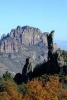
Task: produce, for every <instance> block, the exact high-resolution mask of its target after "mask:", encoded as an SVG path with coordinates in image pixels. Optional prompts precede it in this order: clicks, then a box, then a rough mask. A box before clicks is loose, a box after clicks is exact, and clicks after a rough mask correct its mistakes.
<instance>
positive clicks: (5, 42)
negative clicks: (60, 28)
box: [0, 26, 57, 75]
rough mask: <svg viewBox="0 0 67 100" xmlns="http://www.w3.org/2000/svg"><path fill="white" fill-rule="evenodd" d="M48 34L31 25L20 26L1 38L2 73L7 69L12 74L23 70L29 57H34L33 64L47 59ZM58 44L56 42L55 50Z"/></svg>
mask: <svg viewBox="0 0 67 100" xmlns="http://www.w3.org/2000/svg"><path fill="white" fill-rule="evenodd" d="M46 34H49V33H48V32H44V33H42V32H41V31H40V29H38V28H35V27H30V26H23V27H21V26H18V27H17V28H16V29H12V30H11V32H10V33H8V34H7V35H2V37H1V40H0V75H2V74H3V73H4V72H5V71H6V70H9V71H10V72H11V73H12V74H15V73H18V72H21V73H22V68H23V66H24V64H25V60H26V58H27V57H31V58H32V66H33V67H35V66H36V64H39V63H42V62H44V61H47V54H48V45H47V38H46ZM55 50H57V44H54V51H55Z"/></svg>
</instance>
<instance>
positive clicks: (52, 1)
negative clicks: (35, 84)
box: [0, 0, 67, 41]
mask: <svg viewBox="0 0 67 100" xmlns="http://www.w3.org/2000/svg"><path fill="white" fill-rule="evenodd" d="M18 25H20V26H24V25H29V26H34V27H37V28H40V29H41V31H42V32H46V31H48V32H50V31H51V30H55V37H54V39H55V40H60V41H61V40H62V41H67V33H66V32H67V31H66V30H67V0H1V1H0V36H1V35H2V34H3V33H5V34H7V33H8V32H10V30H11V29H12V28H16V27H17V26H18Z"/></svg>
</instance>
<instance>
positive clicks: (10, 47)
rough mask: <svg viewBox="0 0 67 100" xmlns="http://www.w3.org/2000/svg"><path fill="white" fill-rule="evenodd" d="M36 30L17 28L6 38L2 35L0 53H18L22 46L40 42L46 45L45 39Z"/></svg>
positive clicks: (32, 28)
mask: <svg viewBox="0 0 67 100" xmlns="http://www.w3.org/2000/svg"><path fill="white" fill-rule="evenodd" d="M41 33H42V32H41V31H40V30H39V29H38V28H34V27H29V26H24V27H20V26H18V27H17V28H16V29H12V30H11V32H10V33H8V34H7V35H6V36H5V35H3V36H2V37H1V41H0V52H6V53H9V52H13V51H16V52H18V50H19V48H20V47H22V46H30V45H34V44H37V43H38V42H40V41H42V42H43V43H45V44H47V39H46V37H45V35H44V34H41Z"/></svg>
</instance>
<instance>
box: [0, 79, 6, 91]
mask: <svg viewBox="0 0 67 100" xmlns="http://www.w3.org/2000/svg"><path fill="white" fill-rule="evenodd" d="M5 87H6V83H5V80H4V79H3V78H0V92H3V91H5V89H6V88H5Z"/></svg>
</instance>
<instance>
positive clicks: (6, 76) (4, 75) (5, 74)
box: [3, 71, 12, 80]
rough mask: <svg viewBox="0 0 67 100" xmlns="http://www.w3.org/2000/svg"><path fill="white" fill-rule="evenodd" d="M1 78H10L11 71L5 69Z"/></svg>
mask: <svg viewBox="0 0 67 100" xmlns="http://www.w3.org/2000/svg"><path fill="white" fill-rule="evenodd" d="M3 78H4V79H5V80H8V79H11V78H12V76H11V73H9V72H8V71H6V72H5V73H4V74H3Z"/></svg>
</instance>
